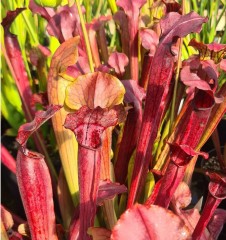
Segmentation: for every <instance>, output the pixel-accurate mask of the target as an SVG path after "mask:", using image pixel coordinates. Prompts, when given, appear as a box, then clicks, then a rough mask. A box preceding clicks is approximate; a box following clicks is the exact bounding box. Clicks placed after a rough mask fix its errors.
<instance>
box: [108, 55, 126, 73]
mask: <svg viewBox="0 0 226 240" xmlns="http://www.w3.org/2000/svg"><path fill="white" fill-rule="evenodd" d="M128 63H129V59H128V57H127V56H126V55H125V54H124V53H119V52H113V53H112V54H111V55H110V57H109V59H108V64H109V65H110V66H111V67H112V68H114V69H115V72H116V73H117V74H118V75H119V76H123V74H124V72H125V67H126V66H127V65H128Z"/></svg>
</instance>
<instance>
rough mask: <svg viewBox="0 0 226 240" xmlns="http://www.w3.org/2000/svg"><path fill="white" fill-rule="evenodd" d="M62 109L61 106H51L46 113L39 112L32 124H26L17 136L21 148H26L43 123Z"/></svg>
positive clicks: (21, 127)
mask: <svg viewBox="0 0 226 240" xmlns="http://www.w3.org/2000/svg"><path fill="white" fill-rule="evenodd" d="M60 109H61V106H59V105H58V106H57V105H55V106H49V107H48V108H47V110H46V111H37V112H36V113H35V118H34V120H33V121H32V122H30V123H25V124H23V125H22V126H20V128H19V130H18V135H17V139H16V140H17V142H18V143H19V144H20V145H21V146H25V145H26V143H27V140H28V138H29V137H30V135H32V133H34V132H35V131H36V130H37V129H38V128H39V127H40V126H41V125H42V124H43V123H45V122H46V121H47V120H49V119H50V118H51V117H52V116H53V115H54V114H55V113H56V112H57V111H59V110H60Z"/></svg>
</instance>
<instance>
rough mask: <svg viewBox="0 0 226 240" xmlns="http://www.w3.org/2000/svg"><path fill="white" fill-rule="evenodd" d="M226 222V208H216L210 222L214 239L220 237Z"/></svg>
mask: <svg viewBox="0 0 226 240" xmlns="http://www.w3.org/2000/svg"><path fill="white" fill-rule="evenodd" d="M225 223H226V210H224V209H219V208H218V209H216V210H215V212H214V214H213V216H212V218H211V220H210V222H209V224H208V230H209V231H210V235H211V237H212V238H213V239H218V237H219V235H220V233H221V231H222V229H223V226H224V224H225Z"/></svg>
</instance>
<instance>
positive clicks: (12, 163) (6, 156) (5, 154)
mask: <svg viewBox="0 0 226 240" xmlns="http://www.w3.org/2000/svg"><path fill="white" fill-rule="evenodd" d="M1 162H2V163H3V164H4V165H5V166H6V167H7V168H8V169H9V170H10V171H11V172H13V173H14V174H16V160H15V159H14V158H13V156H12V155H11V154H10V153H9V151H8V150H7V149H6V148H5V147H4V146H3V145H2V144H1Z"/></svg>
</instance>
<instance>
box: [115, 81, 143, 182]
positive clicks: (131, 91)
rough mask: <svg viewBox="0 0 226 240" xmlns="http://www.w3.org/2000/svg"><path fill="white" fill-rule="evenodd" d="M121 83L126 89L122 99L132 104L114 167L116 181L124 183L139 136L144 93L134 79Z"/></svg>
mask: <svg viewBox="0 0 226 240" xmlns="http://www.w3.org/2000/svg"><path fill="white" fill-rule="evenodd" d="M122 83H123V85H124V86H125V89H126V94H125V98H124V101H125V102H126V103H129V104H131V105H132V106H133V108H132V109H130V110H129V111H128V115H127V118H126V122H125V126H124V129H123V136H122V140H121V143H120V147H119V152H118V155H117V160H116V163H115V168H114V169H115V177H116V181H118V182H119V183H121V184H124V183H125V180H126V176H127V172H128V164H129V160H130V158H131V155H132V154H133V151H134V150H135V148H136V145H137V140H138V137H139V132H140V126H141V122H142V100H143V99H144V98H145V96H146V95H145V91H144V89H143V88H141V87H139V85H138V84H137V82H136V81H134V80H123V81H122Z"/></svg>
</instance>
